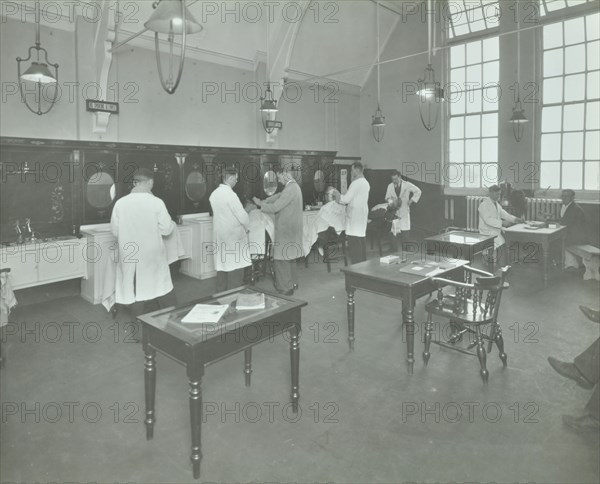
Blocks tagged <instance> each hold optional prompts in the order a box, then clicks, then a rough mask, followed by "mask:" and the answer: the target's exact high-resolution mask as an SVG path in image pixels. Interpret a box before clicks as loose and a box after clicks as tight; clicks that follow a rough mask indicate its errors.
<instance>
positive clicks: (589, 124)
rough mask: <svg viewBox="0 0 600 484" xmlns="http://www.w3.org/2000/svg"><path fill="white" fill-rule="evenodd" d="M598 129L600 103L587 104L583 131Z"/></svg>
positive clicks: (599, 124)
mask: <svg viewBox="0 0 600 484" xmlns="http://www.w3.org/2000/svg"><path fill="white" fill-rule="evenodd" d="M598 128H600V102H593V103H587V108H586V114H585V129H598Z"/></svg>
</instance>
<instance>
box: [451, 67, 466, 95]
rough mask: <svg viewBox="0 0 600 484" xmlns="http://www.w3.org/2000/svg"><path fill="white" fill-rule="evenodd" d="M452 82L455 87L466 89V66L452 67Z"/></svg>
mask: <svg viewBox="0 0 600 484" xmlns="http://www.w3.org/2000/svg"><path fill="white" fill-rule="evenodd" d="M450 82H451V83H452V84H454V86H452V87H453V89H458V90H461V91H462V90H464V88H465V68H464V67H460V68H458V69H452V70H451V71H450Z"/></svg>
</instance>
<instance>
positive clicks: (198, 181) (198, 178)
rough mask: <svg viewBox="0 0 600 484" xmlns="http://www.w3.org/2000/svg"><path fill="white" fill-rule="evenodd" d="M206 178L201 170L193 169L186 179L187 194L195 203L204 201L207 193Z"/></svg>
mask: <svg viewBox="0 0 600 484" xmlns="http://www.w3.org/2000/svg"><path fill="white" fill-rule="evenodd" d="M206 189H207V187H206V179H205V178H204V175H203V174H202V173H200V172H199V171H192V172H190V173H189V174H188V176H187V177H186V179H185V194H186V195H187V197H188V198H189V199H190V200H191V201H192V202H194V203H198V202H200V201H202V199H203V198H204V196H205V195H206Z"/></svg>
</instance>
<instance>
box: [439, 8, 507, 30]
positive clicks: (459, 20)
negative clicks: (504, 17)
mask: <svg viewBox="0 0 600 484" xmlns="http://www.w3.org/2000/svg"><path fill="white" fill-rule="evenodd" d="M439 5H440V6H441V8H443V9H445V10H446V12H445V15H446V17H447V18H448V27H449V28H448V38H450V39H453V38H454V37H460V36H461V35H466V34H472V33H474V32H481V31H484V30H487V29H492V28H494V27H498V21H499V20H500V6H499V4H498V0H450V1H448V2H447V3H444V2H439Z"/></svg>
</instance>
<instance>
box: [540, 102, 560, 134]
mask: <svg viewBox="0 0 600 484" xmlns="http://www.w3.org/2000/svg"><path fill="white" fill-rule="evenodd" d="M561 129H562V106H552V107H545V108H542V133H553V132H554V133H556V132H558V131H560V130H561Z"/></svg>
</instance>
